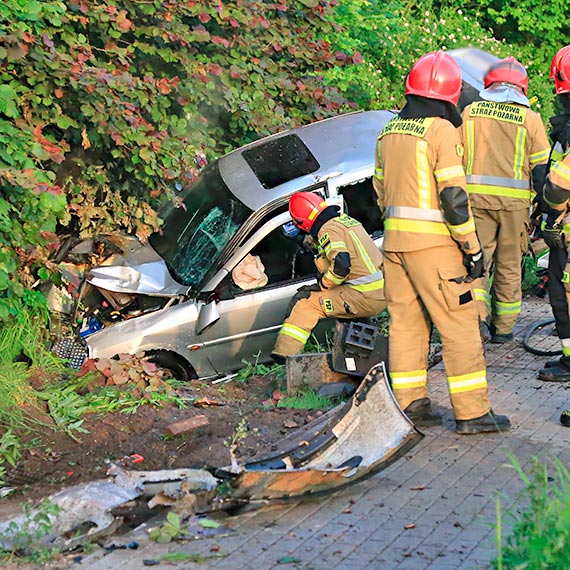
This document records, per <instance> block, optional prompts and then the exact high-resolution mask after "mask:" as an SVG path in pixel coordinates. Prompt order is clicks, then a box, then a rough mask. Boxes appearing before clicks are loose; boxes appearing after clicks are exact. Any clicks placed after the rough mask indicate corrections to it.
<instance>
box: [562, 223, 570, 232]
mask: <svg viewBox="0 0 570 570" xmlns="http://www.w3.org/2000/svg"><path fill="white" fill-rule="evenodd" d="M562 232H563V233H565V234H570V224H564V225H563V226H562Z"/></svg>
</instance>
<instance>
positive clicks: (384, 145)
mask: <svg viewBox="0 0 570 570" xmlns="http://www.w3.org/2000/svg"><path fill="white" fill-rule="evenodd" d="M460 92H461V71H460V69H459V65H458V64H457V62H456V61H455V60H454V59H453V58H452V57H451V56H450V55H448V54H446V53H444V52H441V51H440V52H433V53H429V54H427V55H425V56H423V57H421V58H420V59H419V60H418V61H417V62H416V63H415V64H414V66H413V68H412V70H411V71H410V73H409V74H408V77H407V79H406V99H407V103H406V105H405V107H404V108H403V109H402V111H401V112H400V114H399V116H398V117H396V118H394V119H392V120H391V121H390V122H389V123H388V124H387V125H386V127H385V128H384V129H383V130H382V132H381V133H380V135H379V138H378V143H377V152H376V170H375V174H374V187H375V189H376V192H377V195H378V205H379V207H380V210H381V212H382V214H383V216H384V228H385V234H384V243H383V253H384V274H385V278H386V300H387V302H388V312H389V313H390V347H389V351H390V359H389V360H390V378H391V380H392V389H393V391H394V395H395V396H396V399H397V400H398V402H399V404H400V406H401V407H402V409H404V411H405V412H406V414H407V415H408V416H409V417H410V418H411V419H412V420H413V421H414V422H415V423H417V424H419V425H435V424H437V423H441V416H439V415H438V414H434V413H433V412H432V411H431V402H430V400H429V398H428V397H427V396H428V392H427V366H428V350H429V336H430V329H431V323H433V324H434V325H435V326H436V327H437V329H438V331H439V333H440V335H441V340H442V344H443V361H444V364H445V369H446V372H447V381H448V389H449V394H450V399H451V404H452V406H453V410H454V412H455V418H456V429H457V432H458V433H462V434H471V433H481V432H489V431H498V430H500V429H508V427H509V426H510V422H509V420H508V418H507V417H506V416H500V415H495V414H494V413H493V411H492V410H491V406H490V404H489V397H488V391H487V374H486V367H485V358H484V355H483V345H482V341H481V337H480V335H479V327H478V314H477V307H476V304H475V300H474V295H473V290H472V287H471V283H470V282H469V281H470V279H472V278H474V277H479V276H480V275H481V274H482V273H483V270H484V259H483V253H482V251H481V247H480V244H479V242H478V240H477V236H476V234H475V224H474V222H473V217H472V216H471V211H470V207H469V200H468V196H467V193H466V192H465V189H464V188H465V174H464V171H463V166H462V163H461V157H462V152H463V148H462V146H461V144H460V140H459V134H458V132H457V130H456V127H458V126H459V124H460V121H461V118H460V116H459V113H458V111H457V108H456V104H457V101H458V100H459V95H460Z"/></svg>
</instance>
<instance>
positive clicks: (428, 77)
mask: <svg viewBox="0 0 570 570" xmlns="http://www.w3.org/2000/svg"><path fill="white" fill-rule="evenodd" d="M406 95H419V96H421V97H427V98H428V99H439V100H440V101H448V102H449V103H453V104H454V105H457V102H458V101H459V96H460V95H461V68H460V67H459V64H458V63H457V62H456V61H455V60H454V59H453V58H452V57H451V56H450V55H449V54H448V53H445V52H443V51H433V52H430V53H427V54H426V55H422V57H420V59H418V61H416V63H414V65H413V67H412V69H411V70H410V73H408V77H406Z"/></svg>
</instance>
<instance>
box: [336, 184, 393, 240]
mask: <svg viewBox="0 0 570 570" xmlns="http://www.w3.org/2000/svg"><path fill="white" fill-rule="evenodd" d="M338 193H339V194H340V195H341V196H342V197H343V199H344V203H345V205H346V213H347V214H348V215H349V216H352V217H353V218H355V219H356V220H358V221H359V222H360V223H361V224H362V225H363V226H364V228H365V229H366V231H367V232H368V233H369V234H370V235H374V234H378V233H380V232H382V231H383V230H384V226H383V224H382V218H381V216H380V209H379V208H378V204H377V202H376V192H375V191H374V187H373V186H372V178H366V179H365V180H360V181H359V182H356V183H354V184H348V185H346V186H340V187H339V188H338Z"/></svg>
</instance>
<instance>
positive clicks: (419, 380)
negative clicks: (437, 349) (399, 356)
mask: <svg viewBox="0 0 570 570" xmlns="http://www.w3.org/2000/svg"><path fill="white" fill-rule="evenodd" d="M390 379H391V380H392V389H394V390H406V389H408V388H423V387H424V386H425V385H426V384H427V370H411V371H409V372H390Z"/></svg>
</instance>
